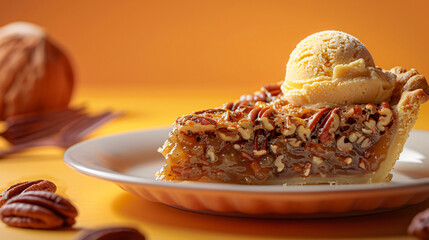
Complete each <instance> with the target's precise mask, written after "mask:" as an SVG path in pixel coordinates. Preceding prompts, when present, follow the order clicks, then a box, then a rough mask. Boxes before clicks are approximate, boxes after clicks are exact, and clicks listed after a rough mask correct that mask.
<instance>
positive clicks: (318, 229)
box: [113, 193, 429, 238]
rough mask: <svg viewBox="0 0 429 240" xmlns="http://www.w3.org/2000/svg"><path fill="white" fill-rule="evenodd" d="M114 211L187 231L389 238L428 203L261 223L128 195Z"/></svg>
mask: <svg viewBox="0 0 429 240" xmlns="http://www.w3.org/2000/svg"><path fill="white" fill-rule="evenodd" d="M113 204H114V206H113V207H114V209H115V210H116V211H117V212H118V213H119V214H121V215H124V216H126V217H127V218H130V219H133V220H137V221H140V222H150V223H151V224H159V225H161V226H164V227H168V226H171V227H174V228H182V229H183V230H186V231H190V232H192V230H199V231H208V232H213V233H225V234H236V235H245V236H249V235H252V236H264V237H266V238H268V237H286V236H287V237H313V238H343V237H380V236H384V237H388V236H392V237H393V236H398V235H399V236H400V235H402V236H406V235H407V227H408V225H409V223H410V222H411V220H412V218H413V216H415V215H416V214H417V213H418V212H420V211H423V210H424V209H426V208H428V207H429V201H425V202H423V203H420V204H418V205H413V206H408V207H405V208H401V209H397V210H393V211H389V212H384V213H378V214H371V215H364V216H356V217H338V218H319V219H311V218H306V219H303V218H301V219H278V218H277V219H273V218H271V219H261V218H251V217H225V216H216V215H208V214H200V213H194V212H188V211H184V210H180V209H175V208H172V207H169V206H166V205H163V204H160V203H154V202H150V201H147V200H145V199H142V198H139V197H136V196H134V195H130V194H126V193H124V194H122V195H120V196H119V197H118V198H117V199H116V201H115V202H114V203H113Z"/></svg>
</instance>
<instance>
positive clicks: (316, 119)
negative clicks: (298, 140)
mask: <svg viewBox="0 0 429 240" xmlns="http://www.w3.org/2000/svg"><path fill="white" fill-rule="evenodd" d="M329 110H331V109H330V108H328V107H326V108H323V109H321V110H320V111H319V112H317V113H316V114H314V115H313V116H312V117H311V120H310V124H309V125H308V128H309V129H310V131H312V132H313V130H314V128H315V127H316V125H317V123H318V122H319V121H320V119H322V117H323V116H325V113H326V112H327V111H329Z"/></svg>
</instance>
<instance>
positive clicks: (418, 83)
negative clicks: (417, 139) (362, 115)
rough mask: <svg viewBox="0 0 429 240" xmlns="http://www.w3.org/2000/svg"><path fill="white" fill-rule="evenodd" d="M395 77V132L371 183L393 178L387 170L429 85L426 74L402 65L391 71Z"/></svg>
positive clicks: (398, 153)
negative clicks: (407, 68)
mask: <svg viewBox="0 0 429 240" xmlns="http://www.w3.org/2000/svg"><path fill="white" fill-rule="evenodd" d="M390 72H392V73H393V74H395V75H396V76H397V79H396V82H395V90H394V91H393V95H392V98H391V100H390V105H391V106H392V109H393V111H394V113H395V115H396V116H397V121H396V126H395V128H396V130H395V131H394V132H395V133H394V134H395V135H394V136H393V137H392V140H391V144H390V147H389V149H388V151H387V156H386V158H385V159H384V161H383V162H382V163H381V164H380V166H379V168H378V170H377V171H376V172H374V175H373V176H372V177H371V178H370V179H369V182H368V183H371V182H389V181H390V180H391V178H392V174H391V173H390V171H391V170H392V168H393V166H394V165H395V163H396V161H397V160H398V159H399V155H400V154H401V152H402V150H403V148H404V145H405V141H406V140H407V138H408V136H409V134H410V131H411V129H412V128H413V126H414V123H415V122H416V120H417V115H418V112H419V107H420V104H423V103H425V102H427V101H428V100H429V86H428V84H427V81H426V79H425V77H424V76H423V75H421V74H419V73H418V72H417V71H416V70H415V69H411V70H409V71H407V70H406V69H405V68H403V67H395V68H393V69H391V70H390Z"/></svg>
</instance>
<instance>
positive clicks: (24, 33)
mask: <svg viewBox="0 0 429 240" xmlns="http://www.w3.org/2000/svg"><path fill="white" fill-rule="evenodd" d="M0 63H1V64H0V89H1V90H0V96H1V100H0V120H4V119H6V118H8V117H11V116H15V115H20V114H25V113H34V112H41V111H45V110H52V109H61V108H65V107H67V106H68V104H69V102H70V99H71V94H72V90H73V82H74V76H73V70H72V67H71V64H70V61H69V59H68V57H67V55H66V54H65V53H64V52H63V51H62V50H61V49H60V48H59V47H58V46H57V45H56V44H54V42H52V41H51V39H50V38H49V37H48V36H47V35H46V33H45V31H44V30H43V29H41V28H40V27H38V26H36V25H33V24H30V23H23V22H19V23H18V22H17V23H11V24H9V25H6V26H4V27H2V28H1V29H0Z"/></svg>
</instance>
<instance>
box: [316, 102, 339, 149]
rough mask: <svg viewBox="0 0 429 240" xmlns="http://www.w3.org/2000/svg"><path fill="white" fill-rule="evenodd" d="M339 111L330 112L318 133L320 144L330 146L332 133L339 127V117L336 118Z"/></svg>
mask: <svg viewBox="0 0 429 240" xmlns="http://www.w3.org/2000/svg"><path fill="white" fill-rule="evenodd" d="M339 111H340V110H339V109H338V108H335V109H334V110H331V112H330V114H329V117H327V120H326V122H325V123H324V124H323V127H322V130H321V133H320V142H321V143H322V144H330V143H331V142H332V140H333V138H334V133H335V131H337V129H338V127H339V126H340V117H339V116H338V112H339Z"/></svg>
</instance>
